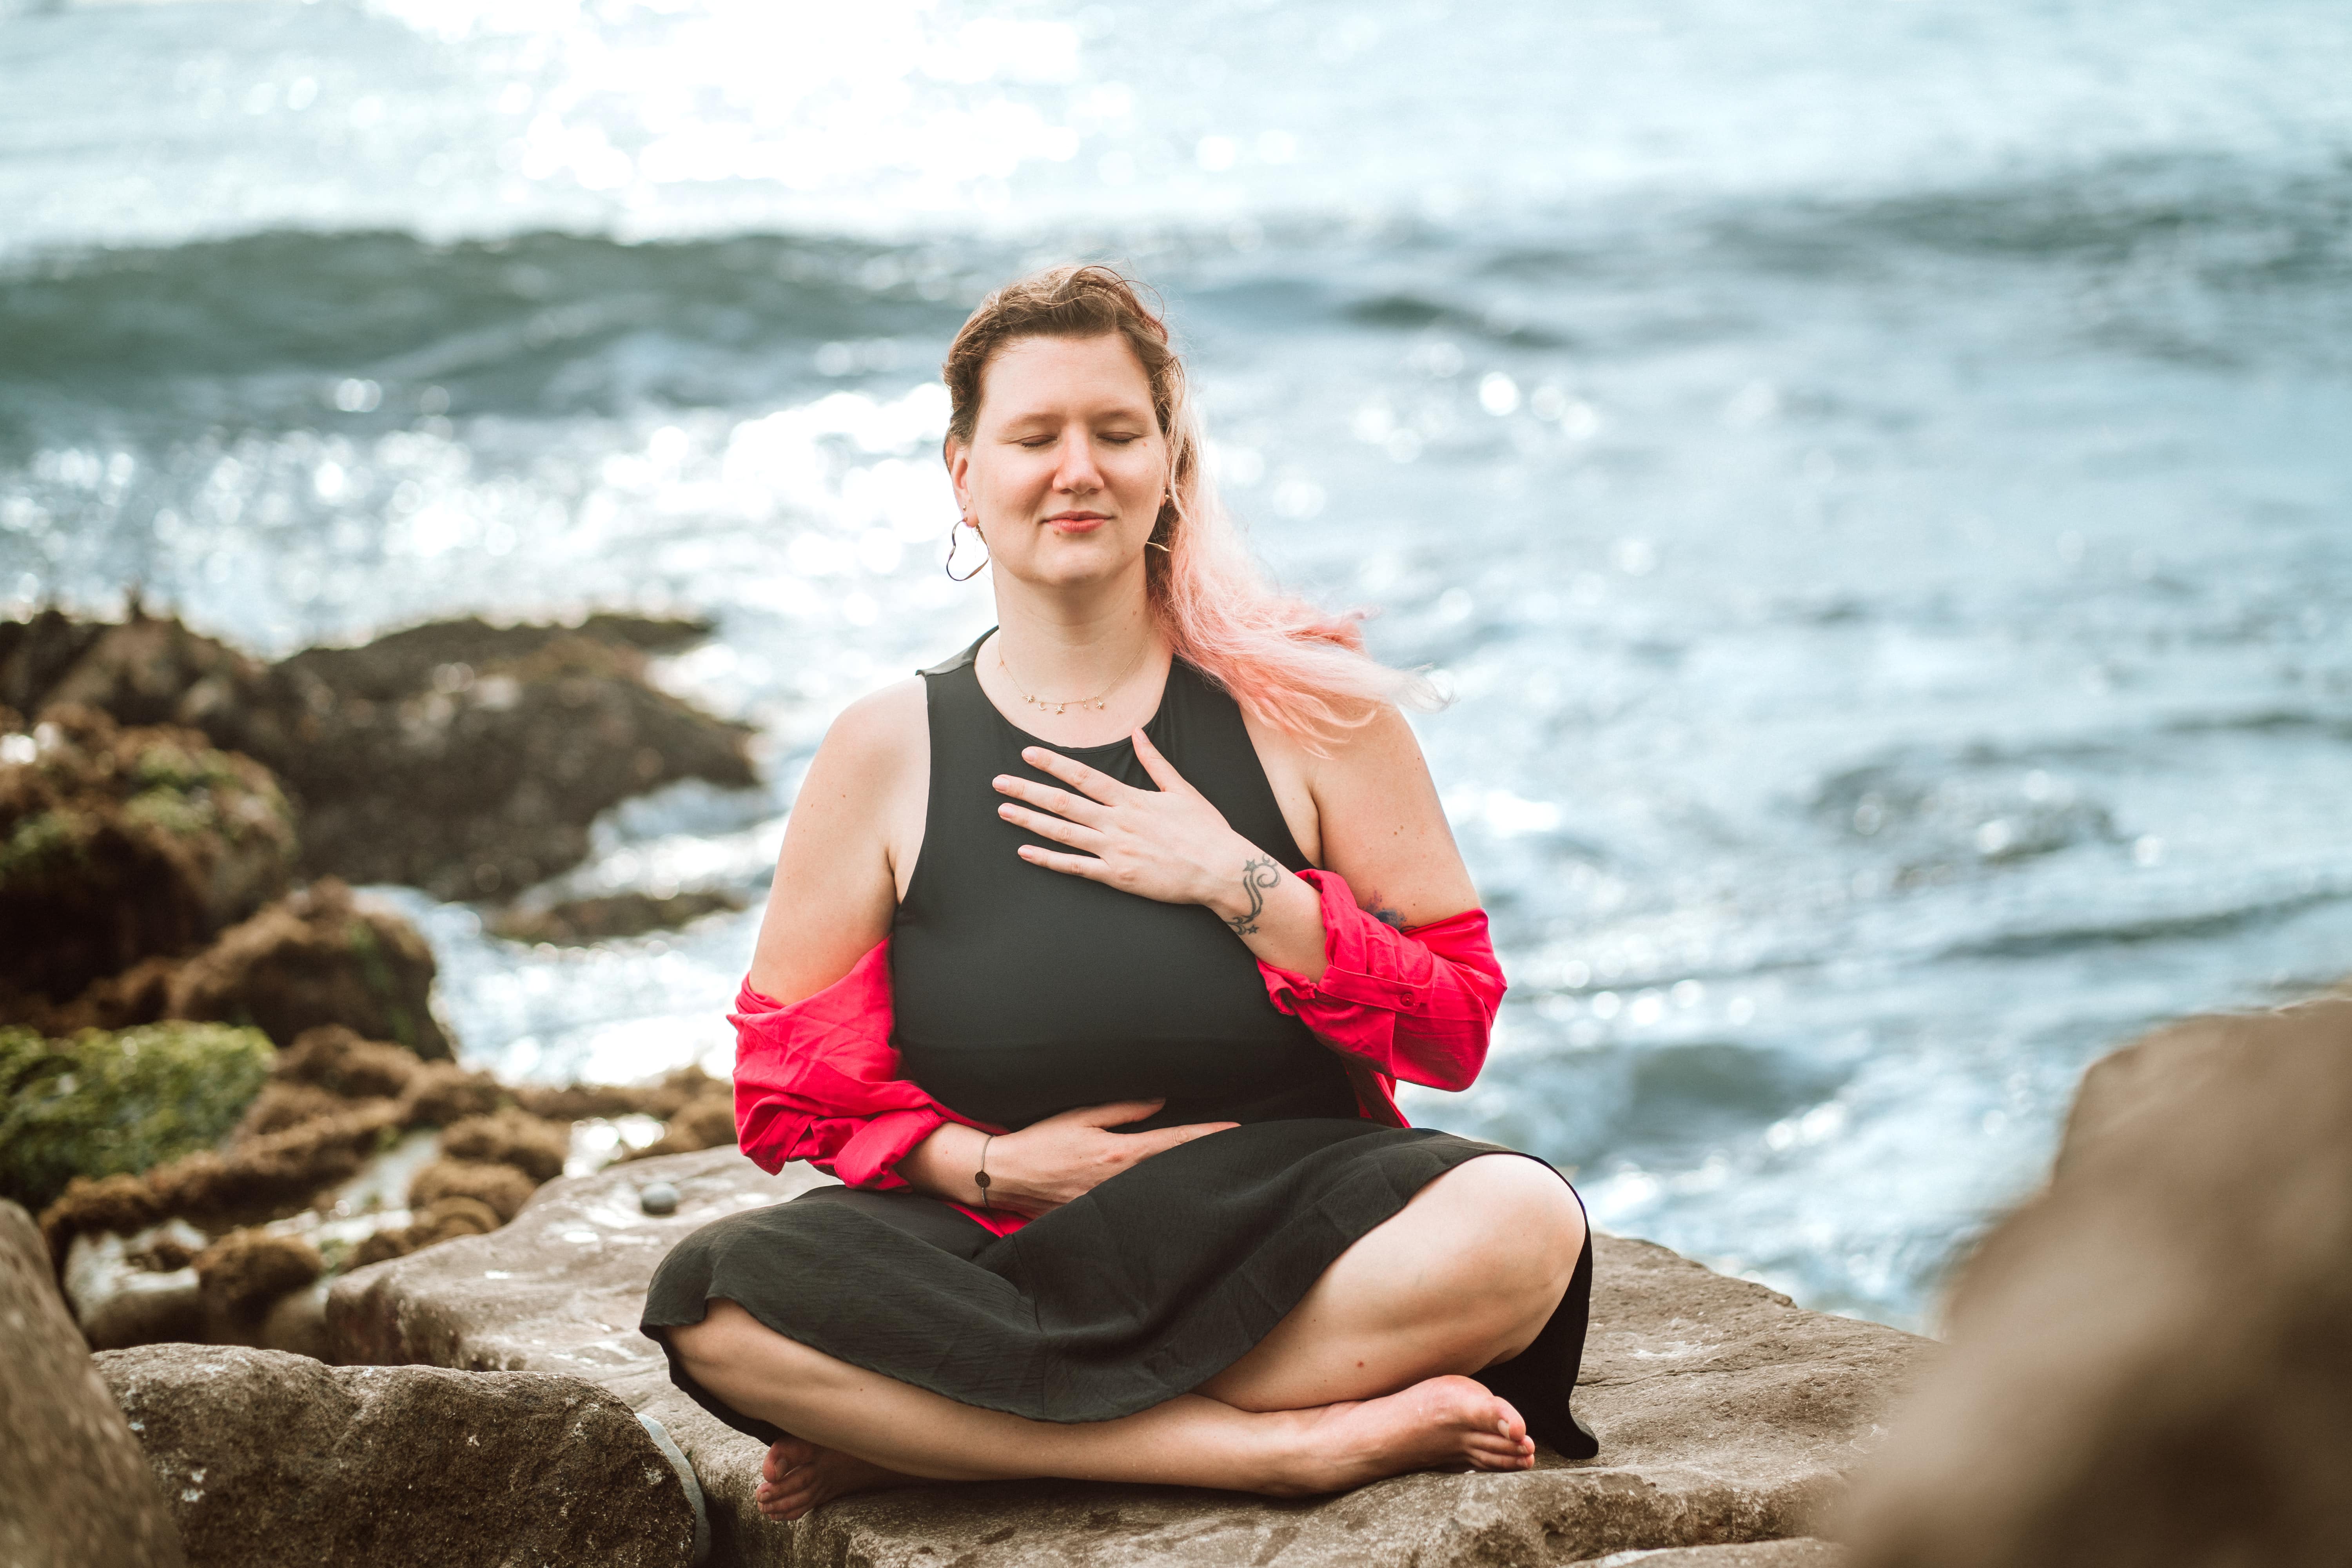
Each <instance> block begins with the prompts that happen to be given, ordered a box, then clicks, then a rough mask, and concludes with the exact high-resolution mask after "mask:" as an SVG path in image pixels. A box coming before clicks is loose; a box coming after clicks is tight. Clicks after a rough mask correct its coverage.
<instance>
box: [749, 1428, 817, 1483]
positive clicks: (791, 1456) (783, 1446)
mask: <svg viewBox="0 0 2352 1568" xmlns="http://www.w3.org/2000/svg"><path fill="white" fill-rule="evenodd" d="M813 1458H816V1445H815V1444H814V1443H804V1442H803V1441H801V1439H799V1438H798V1437H779V1438H777V1439H776V1440H775V1441H774V1442H772V1443H771V1444H769V1445H768V1452H767V1456H766V1457H765V1458H762V1459H761V1461H760V1474H761V1475H762V1476H764V1477H766V1478H767V1479H769V1480H771V1481H780V1480H782V1479H784V1476H785V1475H786V1473H787V1472H789V1471H792V1470H795V1469H798V1468H800V1467H801V1466H803V1465H805V1464H807V1463H808V1462H809V1461H810V1460H811V1459H813Z"/></svg>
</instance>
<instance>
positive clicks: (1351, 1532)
mask: <svg viewBox="0 0 2352 1568" xmlns="http://www.w3.org/2000/svg"><path fill="white" fill-rule="evenodd" d="M656 1180H658V1181H663V1182H667V1183H668V1184H671V1185H673V1186H674V1187H676V1188H677V1192H678V1194H679V1198H680V1202H679V1206H678V1208H677V1213H676V1214H675V1215H670V1216H667V1217H655V1216H651V1215H646V1213H645V1212H644V1210H643V1207H642V1205H641V1204H640V1203H639V1201H638V1197H637V1194H638V1190H639V1189H640V1188H641V1187H642V1186H644V1185H645V1184H648V1183H651V1182H654V1181H656ZM824 1180H826V1178H824V1177H823V1176H821V1175H818V1174H817V1173H814V1172H812V1171H808V1170H806V1169H805V1168H802V1167H787V1168H786V1170H785V1171H784V1172H783V1173H782V1174H779V1175H775V1176H771V1175H767V1174H765V1173H761V1172H760V1171H759V1170H758V1169H757V1168H755V1167H754V1166H753V1165H752V1164H751V1163H750V1162H749V1161H748V1160H746V1159H744V1158H743V1157H742V1156H741V1155H740V1154H739V1153H738V1152H735V1151H734V1150H732V1149H724V1150H710V1151H708V1152H702V1153H694V1154H680V1155H672V1156H668V1157H666V1158H662V1159H656V1160H649V1161H640V1162H635V1163H629V1164H625V1165H619V1166H615V1167H614V1168H612V1169H610V1170H607V1171H604V1172H602V1173H598V1174H596V1175H593V1176H583V1177H575V1178H571V1179H568V1180H564V1181H559V1182H555V1183H551V1184H549V1185H548V1186H546V1187H544V1188H541V1191H540V1193H539V1194H538V1195H537V1196H536V1197H535V1198H534V1199H533V1200H532V1202H531V1203H530V1205H528V1206H527V1207H526V1208H524V1210H523V1211H522V1213H521V1214H520V1215H519V1216H518V1217H517V1218H516V1220H515V1221H514V1223H513V1224H511V1225H510V1226H508V1227H507V1228H506V1229H504V1230H502V1231H499V1233H497V1234H496V1235H495V1236H489V1237H476V1238H470V1239H465V1240H458V1241H454V1242H450V1243H447V1244H446V1245H444V1246H441V1247H434V1248H432V1249H431V1250H429V1251H426V1252H422V1253H418V1254H415V1255H414V1256H412V1257H409V1258H401V1259H397V1260H394V1261H393V1262H389V1263H384V1264H380V1265H377V1266H376V1267H373V1268H365V1269H360V1270H357V1271H354V1272H353V1273H352V1274H350V1275H347V1276H345V1277H344V1278H343V1279H341V1280H339V1281H337V1282H336V1284H335V1286H334V1288H333V1289H332V1292H331V1295H330V1298H329V1301H328V1327H329V1332H330V1335H331V1340H332V1342H333V1344H334V1346H335V1349H336V1352H337V1353H338V1354H339V1355H340V1356H341V1357H343V1358H345V1359H347V1360H351V1361H355V1362H383V1363H410V1362H420V1363H430V1364H436V1365H442V1366H456V1367H474V1368H532V1369H541V1370H546V1371H552V1372H565V1373H573V1374H575V1375H579V1376H583V1377H589V1378H593V1379H594V1380H595V1381H597V1382H599V1383H601V1384H604V1386H606V1387H608V1388H610V1389H612V1390H613V1391H614V1393H616V1394H620V1395H621V1396H622V1397H624V1398H625V1399H627V1400H628V1401H629V1402H630V1403H631V1404H632V1405H636V1406H637V1407H638V1408H639V1409H641V1410H645V1411H646V1412H648V1413H649V1414H652V1415H657V1416H658V1417H659V1418H660V1419H661V1421H662V1422H663V1423H664V1424H665V1425H666V1426H667V1427H668V1428H669V1430H670V1432H671V1433H672V1434H673V1435H674V1436H676V1437H677V1440H678V1443H679V1445H680V1447H683V1448H684V1450H685V1451H686V1453H687V1454H688V1457H689V1458H691V1459H692V1460H693V1461H694V1464H695V1468H696V1469H697V1471H698V1473H699V1474H700V1476H701V1478H702V1484H703V1488H704V1490H705V1492H706V1493H707V1494H708V1495H709V1500H710V1504H711V1511H712V1521H711V1522H712V1525H713V1528H714V1532H715V1535H716V1539H717V1548H718V1553H719V1557H718V1560H719V1562H722V1563H746V1564H761V1565H768V1564H794V1565H801V1564H807V1565H811V1568H814V1565H815V1564H819V1563H824V1564H831V1563H866V1564H871V1565H873V1568H892V1565H901V1564H903V1565H905V1568H916V1565H918V1564H921V1565H924V1568H936V1565H937V1564H940V1563H946V1562H957V1563H966V1564H969V1565H971V1568H992V1565H997V1564H1003V1565H1008V1568H1010V1565H1015V1564H1018V1565H1023V1568H1029V1565H1039V1568H1043V1565H1048V1564H1052V1565H1063V1564H1068V1565H1073V1568H1076V1565H1079V1564H1088V1565H1091V1564H1103V1565H1105V1568H1108V1565H1110V1564H1114V1563H1116V1564H1120V1565H1122V1568H1124V1565H1127V1564H1138V1563H1169V1564H1192V1563H1199V1564H1223V1563H1237V1562H1246V1563H1261V1564H1265V1565H1267V1568H1305V1565H1308V1564H1321V1563H1333V1564H1338V1563H1348V1564H1355V1563H1367V1562H1400V1563H1402V1562H1412V1563H1417V1564H1419V1565H1420V1568H1446V1565H1452V1564H1461V1565H1464V1568H1467V1565H1469V1564H1474V1563H1475V1564H1490V1563H1496V1564H1499V1563H1515V1562H1517V1563H1562V1562H1570V1561H1574V1560H1577V1559H1580V1558H1593V1557H1601V1556H1604V1555H1606V1554H1609V1553H1612V1552H1622V1551H1627V1550H1636V1549H1643V1548H1661V1547H1671V1546H1684V1545H1693V1544H1701V1543H1713V1542H1741V1541H1754V1540H1762V1539H1767V1538H1772V1537H1782V1536H1790V1535H1794V1534H1798V1533H1801V1532H1802V1531H1805V1530H1806V1529H1808V1528H1809V1527H1810V1525H1811V1522H1812V1521H1813V1519H1814V1518H1815V1517H1816V1515H1817V1514H1818V1513H1819V1512H1820V1511H1821V1510H1822V1507H1823V1505H1824V1504H1826V1503H1827V1502H1829V1501H1830V1500H1832V1499H1833V1498H1834V1497H1835V1496H1837V1495H1838V1493H1839V1492H1840V1490H1841V1489H1842V1486H1843V1477H1844V1475H1845V1473H1846V1472H1847V1471H1848V1470H1849V1469H1851V1468H1852V1467H1853V1465H1854V1464H1855V1463H1856V1462H1857V1461H1858V1460H1859V1458H1861V1456H1862V1454H1863V1452H1864V1449H1865V1448H1866V1447H1867V1446H1868V1444H1869V1443H1870V1441H1871V1440H1872V1438H1873V1436H1874V1434H1875V1432H1876V1426H1875V1422H1876V1419H1877V1416H1878V1415H1879V1412H1880V1410H1881V1409H1882V1407H1883V1406H1884V1405H1885V1403H1886V1402H1887V1401H1888V1399H1889V1398H1890V1396H1891V1395H1892V1394H1893V1393H1894V1391H1895V1388H1896V1387H1897V1386H1898V1385H1899V1384H1902V1383H1903V1382H1904V1381H1905V1380H1906V1378H1907V1377H1908V1376H1909V1375H1910V1374H1911V1373H1912V1372H1913V1371H1914V1370H1915V1369H1916V1367H1917V1366H1918V1364H1919V1363H1920V1362H1921V1358H1922V1355H1923V1352H1925V1351H1926V1350H1927V1342H1925V1341H1922V1340H1919V1339H1917V1338H1915V1337H1914V1336H1912V1335H1908V1334H1905V1333H1901V1332H1899V1331H1895V1330H1893V1329H1888V1328H1885V1327H1881V1326H1879V1325H1877V1324H1874V1323H1864V1322H1857V1321H1852V1320H1848V1319H1843V1318H1836V1317H1830V1316H1826V1315H1823V1314H1820V1313H1814V1312H1806V1311H1801V1310H1798V1309H1797V1308H1795V1307H1793V1306H1791V1305H1790V1303H1789V1302H1788V1300H1787V1299H1786V1298H1784V1297H1781V1296H1779V1295H1776V1294H1775V1293H1773V1292H1772V1291H1769V1290H1767V1289H1763V1288H1762V1287H1760V1286H1756V1285H1750V1284H1747V1283H1745V1282H1742V1281H1740V1280H1736V1279H1725V1278H1723V1277H1722V1276H1720V1275H1717V1274H1714V1273H1711V1272H1709V1271H1708V1270H1707V1269H1706V1268H1701V1267H1700V1266H1699V1265H1697V1264H1696V1263H1692V1262H1690V1261H1688V1260H1686V1259H1685V1258H1678V1257H1676V1256H1675V1254H1673V1253H1671V1252H1668V1251H1666V1250H1665V1249H1664V1248H1663V1247H1653V1246H1650V1245H1649V1244H1647V1243H1644V1242H1639V1241H1625V1240H1619V1239H1616V1238H1612V1237H1604V1238H1602V1239H1601V1244H1600V1249H1599V1272H1598V1275H1597V1277H1596V1282H1595V1288H1594V1296H1593V1320H1594V1322H1593V1332H1592V1336H1591V1343H1590V1347H1589V1349H1588V1351H1587V1353H1586V1359H1585V1380H1584V1384H1583V1385H1582V1386H1581V1387H1580V1391H1579V1393H1578V1395H1577V1404H1578V1409H1579V1410H1580V1413H1581V1414H1582V1415H1584V1417H1585V1419H1586V1420H1587V1421H1588V1422H1590V1423H1591V1425H1592V1426H1593V1427H1594V1429H1595V1430H1596V1431H1597V1432H1598V1433H1599V1434H1600V1436H1601V1456H1600V1458H1597V1459H1594V1460H1590V1461H1585V1462H1583V1463H1580V1464H1573V1465H1571V1464H1568V1463H1565V1462H1563V1461H1561V1460H1559V1458H1557V1457H1548V1458H1547V1459H1546V1461H1545V1463H1544V1464H1543V1465H1542V1467H1541V1468H1538V1470H1536V1471H1535V1472H1533V1473H1531V1474H1523V1475H1513V1476H1502V1475H1485V1476H1479V1475H1465V1476H1451V1475H1448V1476H1439V1475H1420V1476H1404V1477H1400V1478H1397V1479H1393V1480H1389V1481H1383V1482H1381V1483H1379V1484H1378V1485H1375V1486H1371V1487H1367V1488H1364V1489H1361V1490H1360V1491H1357V1492H1353V1493H1349V1494H1348V1495H1346V1496H1343V1497H1339V1498H1331V1499H1320V1500H1308V1501H1304V1502H1282V1501H1275V1500H1266V1499H1259V1498H1250V1497H1236V1496H1234V1495H1231V1494H1226V1493H1214V1492H1197V1491H1183V1490H1178V1489H1169V1488H1152V1487H1096V1486H1079V1485H1074V1484H1070V1483H1064V1482H1036V1483H1025V1484H1023V1485H1019V1486H1013V1487H1001V1488H991V1489H987V1490H985V1491H982V1490H980V1489H963V1488H958V1487H934V1488H926V1489H919V1490H909V1491H904V1492H891V1493H881V1494H877V1495H874V1496H870V1497H865V1498H855V1499H849V1500H844V1501H842V1502H839V1503H835V1504H833V1505H830V1506H828V1507H826V1508H824V1509H821V1510H818V1511H817V1512H816V1513H815V1514H814V1515H813V1516H811V1517H810V1518H809V1519H808V1520H805V1521H802V1522H801V1523H800V1524H798V1525H796V1526H782V1525H776V1524H772V1523H770V1522H768V1521H764V1520H762V1519H761V1517H760V1516H759V1514H758V1513H757V1511H756V1510H754V1508H753V1507H752V1505H751V1492H752V1489H753V1487H754V1486H755V1485H756V1484H757V1480H758V1464H759V1459H760V1457H761V1447H760V1445H759V1444H757V1443H755V1442H753V1441H752V1440H751V1439H750V1438H748V1437H745V1436H741V1435H740V1434H739V1433H736V1432H734V1431H733V1430H731V1429H730V1428H729V1427H727V1426H724V1425H722V1424H721V1423H719V1422H718V1421H716V1420H714V1419H712V1418H711V1417H710V1416H709V1415H706V1414H704V1413H703V1412H702V1411H701V1410H700V1409H699V1408H698V1407H697V1406H696V1405H693V1404H692V1403H691V1402H689V1401H688V1400H687V1399H686V1398H685V1396H684V1395H682V1394H679V1393H677V1390H676V1389H675V1388H674V1387H672V1385H671V1384H670V1383H669V1380H668V1376H667V1372H666V1370H665V1369H664V1366H663V1363H662V1359H661V1356H660V1353H659V1352H658V1350H657V1349H656V1347H655V1346H654V1345H653V1344H651V1343H650V1342H647V1341H646V1340H645V1339H644V1338H643V1337H642V1336H640V1335H639V1334H638V1333H637V1332H636V1321H637V1314H638V1310H639V1308H640V1306H641V1304H642V1302H643V1299H644V1291H645V1285H646V1279H648V1278H649V1277H650V1275H651V1273H652V1269H653V1267H654V1265H655V1264H656V1262H657V1261H658V1260H659V1259H660V1258H661V1257H662V1255H663V1254H664V1253H665V1252H666V1251H667V1249H668V1247H670V1246H671V1245H673V1244H674V1243H675V1242H676V1241H677V1239H678V1238H680V1237H683V1236H685V1235H686V1234H687V1233H688V1232H689V1231H692V1230H693V1229H695V1228H696V1227H698V1226H701V1225H703V1224H706V1223H708V1222H709V1221H710V1220H712V1219H714V1218H717V1217H719V1215H725V1214H728V1213H731V1212H734V1211H735V1210H737V1209H740V1208H742V1207H747V1206H751V1205H760V1204H768V1203H775V1202H779V1201H781V1200H782V1199H784V1198H787V1197H790V1196H792V1195H793V1194H795V1193H797V1192H801V1191H804V1190H806V1189H807V1188H808V1187H810V1186H813V1185H816V1184H821V1183H823V1182H824ZM1816 1560H1818V1559H1816ZM1763 1561H1766V1562H1772V1561H1774V1560H1772V1559H1765V1560H1763ZM1789 1561H1790V1562H1791V1563H1795V1562H1803V1561H1806V1559H1804V1558H1802V1557H1796V1558H1791V1559H1789ZM1776 1568H1777V1565H1776Z"/></svg>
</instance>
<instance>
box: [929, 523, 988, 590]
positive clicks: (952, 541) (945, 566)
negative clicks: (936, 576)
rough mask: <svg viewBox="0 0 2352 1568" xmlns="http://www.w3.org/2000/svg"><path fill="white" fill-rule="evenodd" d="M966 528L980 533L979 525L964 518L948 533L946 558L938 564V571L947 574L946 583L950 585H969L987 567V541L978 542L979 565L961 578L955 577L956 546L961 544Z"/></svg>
mask: <svg viewBox="0 0 2352 1568" xmlns="http://www.w3.org/2000/svg"><path fill="white" fill-rule="evenodd" d="M967 528H969V529H971V531H973V532H974V533H978V532H979V531H980V524H978V523H976V522H974V521H971V519H970V518H966V519H964V520H963V521H961V522H960V523H958V524H957V525H956V526H955V528H954V529H952V530H950V531H949V533H948V558H947V559H946V560H945V561H942V562H940V571H942V572H944V573H946V574H948V581H949V582H950V583H969V582H971V580H972V579H973V578H974V577H977V576H979V575H980V574H981V573H982V571H983V570H985V569H986V568H987V565H988V541H987V540H985V539H982V541H981V542H980V564H979V565H978V566H975V567H973V568H972V569H971V571H969V572H967V573H965V574H963V575H962V576H961V577H959V576H957V575H956V572H955V557H956V546H957V545H959V544H961V543H962V542H963V530H965V529H967Z"/></svg>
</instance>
